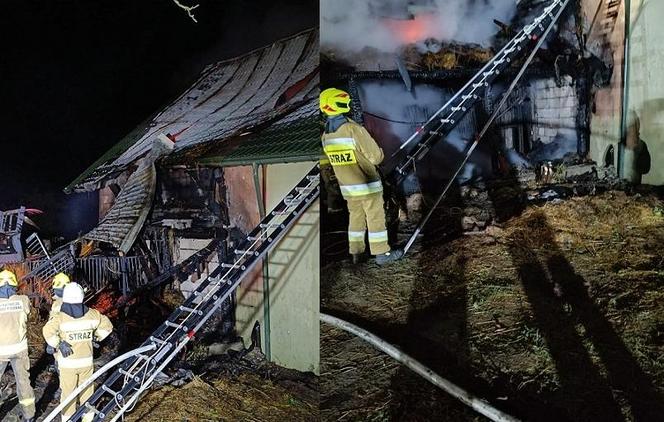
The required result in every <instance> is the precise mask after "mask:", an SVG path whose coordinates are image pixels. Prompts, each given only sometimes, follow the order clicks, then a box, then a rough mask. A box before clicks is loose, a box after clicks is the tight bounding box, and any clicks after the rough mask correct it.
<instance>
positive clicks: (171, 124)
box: [65, 29, 319, 192]
mask: <svg viewBox="0 0 664 422" xmlns="http://www.w3.org/2000/svg"><path fill="white" fill-rule="evenodd" d="M318 63H319V50H318V30H317V29H312V30H308V31H305V32H302V33H300V34H297V35H294V36H292V37H290V38H286V39H283V40H280V41H277V42H275V43H274V44H272V45H269V46H267V47H264V48H261V49H258V50H255V51H252V52H250V53H247V54H245V55H243V56H240V57H238V58H235V59H231V60H226V61H221V62H218V63H214V64H211V65H208V66H207V67H206V68H205V69H204V70H203V72H202V73H201V75H200V76H199V78H198V80H197V81H196V82H195V83H194V84H193V85H192V86H191V87H190V88H189V89H188V90H187V91H186V92H184V93H183V94H182V95H181V96H180V97H179V98H177V99H176V100H175V101H174V102H172V103H171V104H170V105H168V106H167V107H165V108H164V109H163V110H161V111H160V112H158V113H156V114H155V115H153V116H151V117H150V118H148V119H147V121H146V122H144V124H142V125H140V126H139V127H137V128H136V129H135V130H134V131H133V132H132V133H130V134H129V135H128V136H127V137H125V138H124V139H123V140H122V141H120V143H118V144H117V145H115V146H114V147H113V148H111V149H110V150H109V151H108V152H107V153H106V154H105V155H104V156H102V157H101V158H100V159H99V160H98V161H97V162H96V163H94V164H93V165H92V166H91V167H90V168H88V169H87V170H86V171H85V172H84V173H83V174H82V175H81V176H79V177H78V178H77V179H76V180H75V181H74V182H72V183H71V184H70V185H69V186H68V187H67V188H65V191H68V192H70V191H73V190H75V191H89V190H95V189H99V188H100V187H101V185H102V183H103V182H104V181H105V180H107V179H109V178H112V177H114V176H115V175H117V174H119V173H120V172H123V171H125V170H127V169H128V168H129V167H130V166H132V164H133V163H134V162H135V161H136V160H138V159H140V158H142V157H144V156H145V155H146V154H147V153H148V152H149V151H150V148H151V145H152V142H153V140H154V139H155V138H156V137H157V136H158V135H160V134H166V135H168V136H169V137H170V138H171V139H173V140H174V141H175V151H174V153H173V154H174V155H173V156H174V157H182V158H186V159H192V158H193V156H195V154H192V153H188V151H189V150H193V149H196V148H200V150H201V151H205V150H206V149H207V148H205V147H206V146H207V144H217V143H219V142H221V141H227V140H229V139H231V138H234V137H237V136H239V135H242V134H244V133H247V132H250V131H251V132H255V131H258V129H260V128H264V127H266V126H270V124H271V123H272V122H275V121H278V120H280V119H285V118H286V119H287V118H288V116H300V114H301V113H298V110H300V109H302V108H304V109H305V110H307V111H309V110H311V106H310V104H311V101H312V100H313V99H314V98H316V97H317V94H318V84H319V75H318ZM314 113H315V111H314ZM305 114H308V113H305Z"/></svg>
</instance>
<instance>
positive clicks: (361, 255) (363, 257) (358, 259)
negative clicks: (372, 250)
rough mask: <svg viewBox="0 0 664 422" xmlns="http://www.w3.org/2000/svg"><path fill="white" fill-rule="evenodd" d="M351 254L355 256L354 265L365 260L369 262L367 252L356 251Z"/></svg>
mask: <svg viewBox="0 0 664 422" xmlns="http://www.w3.org/2000/svg"><path fill="white" fill-rule="evenodd" d="M351 256H352V257H353V265H357V264H362V263H364V262H367V254H366V253H354V254H352V255H351Z"/></svg>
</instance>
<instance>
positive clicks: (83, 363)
mask: <svg viewBox="0 0 664 422" xmlns="http://www.w3.org/2000/svg"><path fill="white" fill-rule="evenodd" d="M112 331H113V324H112V323H111V320H109V319H108V318H107V317H106V316H105V315H102V314H101V313H100V312H99V311H97V310H95V309H88V312H86V313H85V315H83V316H82V317H81V318H73V317H71V316H69V315H67V314H66V313H64V312H58V313H57V314H55V315H53V316H52V317H51V319H49V320H48V322H47V323H46V325H44V328H43V330H42V332H43V334H44V339H45V340H46V343H48V344H49V346H51V347H53V348H54V349H56V350H57V351H56V353H55V358H56V359H57V361H58V367H59V368H62V369H67V368H69V369H75V368H86V367H91V366H92V360H93V359H92V355H93V347H92V342H93V340H94V341H102V340H104V339H105V338H106V337H108V335H109V334H111V332H112ZM61 341H66V342H67V343H69V345H70V346H71V348H72V350H73V351H74V353H72V354H71V355H70V356H69V357H66V358H65V357H64V356H62V354H61V353H60V350H59V349H58V345H59V344H60V342H61Z"/></svg>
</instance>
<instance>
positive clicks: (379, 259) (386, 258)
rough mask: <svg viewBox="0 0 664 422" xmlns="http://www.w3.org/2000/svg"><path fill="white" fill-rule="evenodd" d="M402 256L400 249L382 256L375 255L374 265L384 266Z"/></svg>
mask: <svg viewBox="0 0 664 422" xmlns="http://www.w3.org/2000/svg"><path fill="white" fill-rule="evenodd" d="M402 256H403V251H402V250H401V249H395V250H392V251H389V252H387V253H384V254H380V255H376V264H378V265H386V264H389V263H391V262H394V261H397V260H399V259H400V258H401V257H402Z"/></svg>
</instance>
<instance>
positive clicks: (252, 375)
mask: <svg viewBox="0 0 664 422" xmlns="http://www.w3.org/2000/svg"><path fill="white" fill-rule="evenodd" d="M181 301H182V298H181V296H179V297H178V295H175V294H172V293H169V292H165V293H164V294H162V295H161V296H160V297H159V298H156V297H153V298H150V299H148V300H144V301H143V302H142V303H143V305H141V306H138V307H136V308H135V309H133V308H132V309H131V310H130V312H128V313H127V316H126V317H124V318H123V320H124V321H123V322H122V323H120V322H118V321H117V320H114V324H115V328H116V332H118V333H119V335H120V336H121V338H123V339H124V340H123V341H122V346H120V347H121V348H122V350H125V349H127V348H131V347H135V346H137V345H138V344H140V343H141V342H142V339H144V338H145V337H146V336H148V335H149V334H150V333H151V332H152V330H153V329H154V328H155V327H156V326H157V325H158V324H159V323H160V322H161V321H162V320H163V319H164V318H165V317H166V316H167V315H168V314H169V313H170V311H171V310H172V309H173V308H174V307H175V306H177V305H178V304H179V303H181ZM42 314H43V315H41V316H40V315H39V314H38V313H37V312H33V313H31V316H30V320H29V329H28V342H29V350H30V358H31V359H30V360H31V376H32V385H33V388H34V389H35V396H36V401H37V403H36V406H37V420H43V419H44V418H45V417H46V416H47V415H48V414H49V413H50V412H51V410H52V409H54V408H55V407H56V406H57V405H58V403H59V397H60V391H59V388H58V377H57V373H56V372H55V370H54V368H52V367H51V365H52V363H53V357H52V356H50V355H48V354H46V353H45V343H44V340H43V337H42V335H41V328H42V326H43V325H44V323H45V321H46V313H45V312H42ZM104 344H105V346H104V347H111V346H109V345H108V344H107V342H105V343H104ZM198 347H201V346H200V345H199V344H198V343H192V350H191V353H188V354H187V356H194V355H195V351H196V350H197V349H196V348H198ZM102 351H103V352H106V353H103V355H101V356H98V359H95V366H96V367H97V368H99V367H100V366H101V365H102V364H103V363H105V362H106V361H108V360H109V358H110V357H111V356H114V355H116V354H117V353H118V351H117V350H116V351H114V352H109V350H108V349H104V350H102ZM171 366H172V367H176V368H175V369H178V368H179V369H180V370H183V369H184V368H186V371H187V372H188V373H190V374H192V375H193V379H191V380H186V381H185V382H182V384H183V385H180V386H178V387H175V386H173V385H164V386H161V387H157V388H154V389H152V390H150V391H149V392H148V393H147V394H146V395H145V396H144V397H143V398H142V399H141V401H140V403H139V405H138V406H137V407H136V408H135V409H134V411H133V412H132V413H130V414H128V415H127V417H126V418H125V420H127V421H139V420H140V421H146V422H165V421H169V422H170V421H179V422H180V421H182V422H184V421H187V422H194V421H201V422H203V421H215V422H216V421H266V422H267V421H285V420H288V421H312V420H318V419H319V417H318V401H319V397H318V385H317V383H318V380H317V377H316V376H314V375H313V374H303V373H300V372H297V371H293V370H287V369H284V368H281V367H278V366H276V365H274V364H272V363H269V362H267V361H266V360H265V357H264V356H263V355H262V354H261V353H260V351H259V350H258V349H255V350H253V351H252V352H251V353H249V354H248V355H246V356H244V357H242V356H240V357H238V356H235V358H231V357H230V356H228V355H223V356H213V357H210V358H196V357H193V358H192V357H190V358H189V359H188V360H187V362H184V361H179V362H177V363H175V364H174V365H171ZM175 369H173V368H171V369H169V370H168V371H166V372H167V375H169V376H170V375H172V374H173V373H174V372H175ZM0 390H2V391H3V397H5V400H4V401H2V402H0V420H2V421H4V420H6V419H7V418H8V417H9V416H12V415H18V414H19V413H20V412H19V410H20V409H19V407H18V403H17V398H16V394H15V383H14V377H13V374H12V372H11V370H9V369H8V370H7V371H6V372H5V374H4V375H3V376H2V377H1V379H0Z"/></svg>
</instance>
